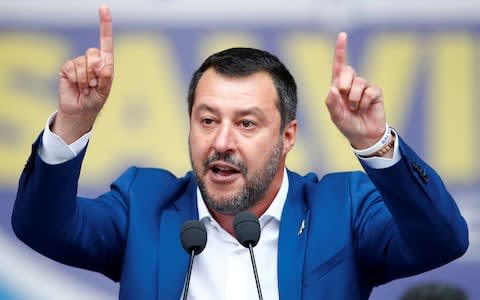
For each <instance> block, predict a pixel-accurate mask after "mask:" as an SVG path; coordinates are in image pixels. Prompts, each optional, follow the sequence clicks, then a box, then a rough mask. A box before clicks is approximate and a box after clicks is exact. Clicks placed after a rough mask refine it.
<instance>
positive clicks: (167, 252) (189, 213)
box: [158, 178, 198, 299]
mask: <svg viewBox="0 0 480 300" xmlns="http://www.w3.org/2000/svg"><path fill="white" fill-rule="evenodd" d="M193 219H195V220H198V208H197V197H196V182H195V180H194V179H193V178H192V179H191V180H190V183H189V184H188V186H187V189H186V191H185V193H184V194H183V195H182V196H180V198H178V200H176V201H175V203H174V205H172V206H170V207H167V208H165V209H164V210H163V213H162V217H161V220H160V232H159V234H160V236H159V245H158V251H159V252H158V261H159V264H158V299H180V297H181V294H182V290H183V285H184V280H185V275H186V273H187V269H188V261H189V255H188V254H187V253H186V252H185V250H184V249H183V247H182V244H181V242H180V229H181V227H182V225H183V223H184V222H185V221H188V220H193Z"/></svg>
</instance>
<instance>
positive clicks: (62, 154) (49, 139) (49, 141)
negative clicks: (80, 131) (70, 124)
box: [38, 112, 93, 165]
mask: <svg viewBox="0 0 480 300" xmlns="http://www.w3.org/2000/svg"><path fill="white" fill-rule="evenodd" d="M56 115H57V112H54V113H53V114H52V115H50V117H49V118H48V120H47V124H46V125H45V130H44V131H43V136H42V143H41V144H40V146H39V147H38V155H39V156H40V158H41V159H42V160H43V161H44V162H45V163H47V164H50V165H57V164H61V163H64V162H66V161H68V160H70V159H72V158H74V157H75V156H77V154H78V153H80V151H82V150H83V149H84V148H85V147H86V146H87V143H88V141H89V139H90V136H91V135H92V130H93V129H92V130H90V131H89V132H87V133H85V134H84V135H83V136H81V137H80V138H79V139H78V140H76V141H75V142H73V143H71V144H70V145H67V143H65V141H64V140H63V139H62V138H61V137H60V136H58V135H56V134H55V133H53V132H52V131H51V130H50V125H51V124H52V123H53V121H54V120H55V117H56Z"/></svg>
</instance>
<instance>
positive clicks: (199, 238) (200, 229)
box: [180, 220, 207, 255]
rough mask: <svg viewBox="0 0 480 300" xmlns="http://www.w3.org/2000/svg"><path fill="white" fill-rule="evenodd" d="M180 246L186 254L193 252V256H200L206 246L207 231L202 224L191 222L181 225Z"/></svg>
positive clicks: (195, 221)
mask: <svg viewBox="0 0 480 300" xmlns="http://www.w3.org/2000/svg"><path fill="white" fill-rule="evenodd" d="M180 240H181V241H182V246H183V249H185V251H187V252H188V254H191V253H192V251H193V250H195V255H197V254H200V253H201V252H202V251H203V249H205V245H207V229H206V228H205V225H203V223H202V222H200V221H197V220H191V221H187V222H185V223H183V225H182V229H181V231H180Z"/></svg>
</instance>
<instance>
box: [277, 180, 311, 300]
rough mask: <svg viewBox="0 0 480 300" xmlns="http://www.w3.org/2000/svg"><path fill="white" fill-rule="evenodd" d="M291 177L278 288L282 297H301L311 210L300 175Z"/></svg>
mask: <svg viewBox="0 0 480 300" xmlns="http://www.w3.org/2000/svg"><path fill="white" fill-rule="evenodd" d="M288 176H289V178H288V179H289V189H288V195H287V200H286V201H285V206H284V208H283V211H282V218H281V221H280V233H279V239H278V288H279V296H280V299H301V298H302V273H303V262H304V258H305V246H306V241H307V235H308V225H309V219H310V210H307V208H306V205H305V203H304V201H303V198H304V197H303V190H302V186H301V183H300V181H299V180H298V178H297V176H296V175H294V174H292V173H290V172H288Z"/></svg>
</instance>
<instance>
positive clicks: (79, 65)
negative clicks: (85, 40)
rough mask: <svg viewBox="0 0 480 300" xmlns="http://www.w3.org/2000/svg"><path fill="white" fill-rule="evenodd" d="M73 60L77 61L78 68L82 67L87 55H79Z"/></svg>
mask: <svg viewBox="0 0 480 300" xmlns="http://www.w3.org/2000/svg"><path fill="white" fill-rule="evenodd" d="M73 62H74V63H75V66H76V67H77V68H81V67H83V66H84V65H85V57H84V56H79V57H77V58H75V59H74V60H73Z"/></svg>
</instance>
